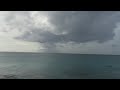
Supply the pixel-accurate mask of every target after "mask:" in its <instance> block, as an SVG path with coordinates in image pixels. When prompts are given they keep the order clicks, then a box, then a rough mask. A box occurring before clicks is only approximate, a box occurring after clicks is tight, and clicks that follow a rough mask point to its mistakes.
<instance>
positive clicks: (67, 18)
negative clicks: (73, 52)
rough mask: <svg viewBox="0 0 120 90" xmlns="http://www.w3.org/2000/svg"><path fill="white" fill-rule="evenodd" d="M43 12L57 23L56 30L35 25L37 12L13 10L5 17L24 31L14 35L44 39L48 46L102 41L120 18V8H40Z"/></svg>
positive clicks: (41, 41)
mask: <svg viewBox="0 0 120 90" xmlns="http://www.w3.org/2000/svg"><path fill="white" fill-rule="evenodd" d="M41 14H42V15H45V16H46V17H48V22H49V23H50V24H51V25H52V27H54V29H53V31H55V32H53V31H52V29H51V28H50V27H45V26H44V27H41V25H40V26H36V25H35V23H34V21H35V19H34V18H36V16H34V17H31V14H30V12H14V13H13V12H11V13H9V15H8V17H7V18H6V19H5V20H6V22H7V24H9V25H10V26H12V25H13V26H14V28H17V29H18V30H19V31H24V33H23V34H22V35H21V36H18V37H15V39H22V40H26V41H31V42H40V43H44V44H45V45H44V46H45V47H47V48H49V49H53V48H55V44H56V43H66V42H75V43H84V42H90V41H97V42H99V43H103V42H106V41H108V40H112V39H113V37H114V36H115V33H114V28H115V27H116V23H118V22H119V21H120V12H112V11H110V12H109V11H73V12H72V11H49V12H37V15H38V16H39V15H41ZM18 15H19V16H22V18H21V19H22V20H23V21H21V22H20V21H19V20H17V19H16V18H15V17H16V16H18ZM38 19H39V18H38ZM36 20H37V19H36ZM21 27H22V28H21Z"/></svg>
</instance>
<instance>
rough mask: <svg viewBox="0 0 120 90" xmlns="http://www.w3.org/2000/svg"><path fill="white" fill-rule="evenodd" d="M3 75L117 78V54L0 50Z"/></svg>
mask: <svg viewBox="0 0 120 90" xmlns="http://www.w3.org/2000/svg"><path fill="white" fill-rule="evenodd" d="M0 78H3V79H118V78H119V79H120V56H117V55H116V56H112V55H80V54H35V53H0Z"/></svg>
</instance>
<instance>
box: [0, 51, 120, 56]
mask: <svg viewBox="0 0 120 90" xmlns="http://www.w3.org/2000/svg"><path fill="white" fill-rule="evenodd" d="M0 53H18V54H19V53H24V54H30V53H31V54H71V55H105V56H110V55H113V56H120V55H117V54H116V55H115V54H82V53H45V52H0Z"/></svg>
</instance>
